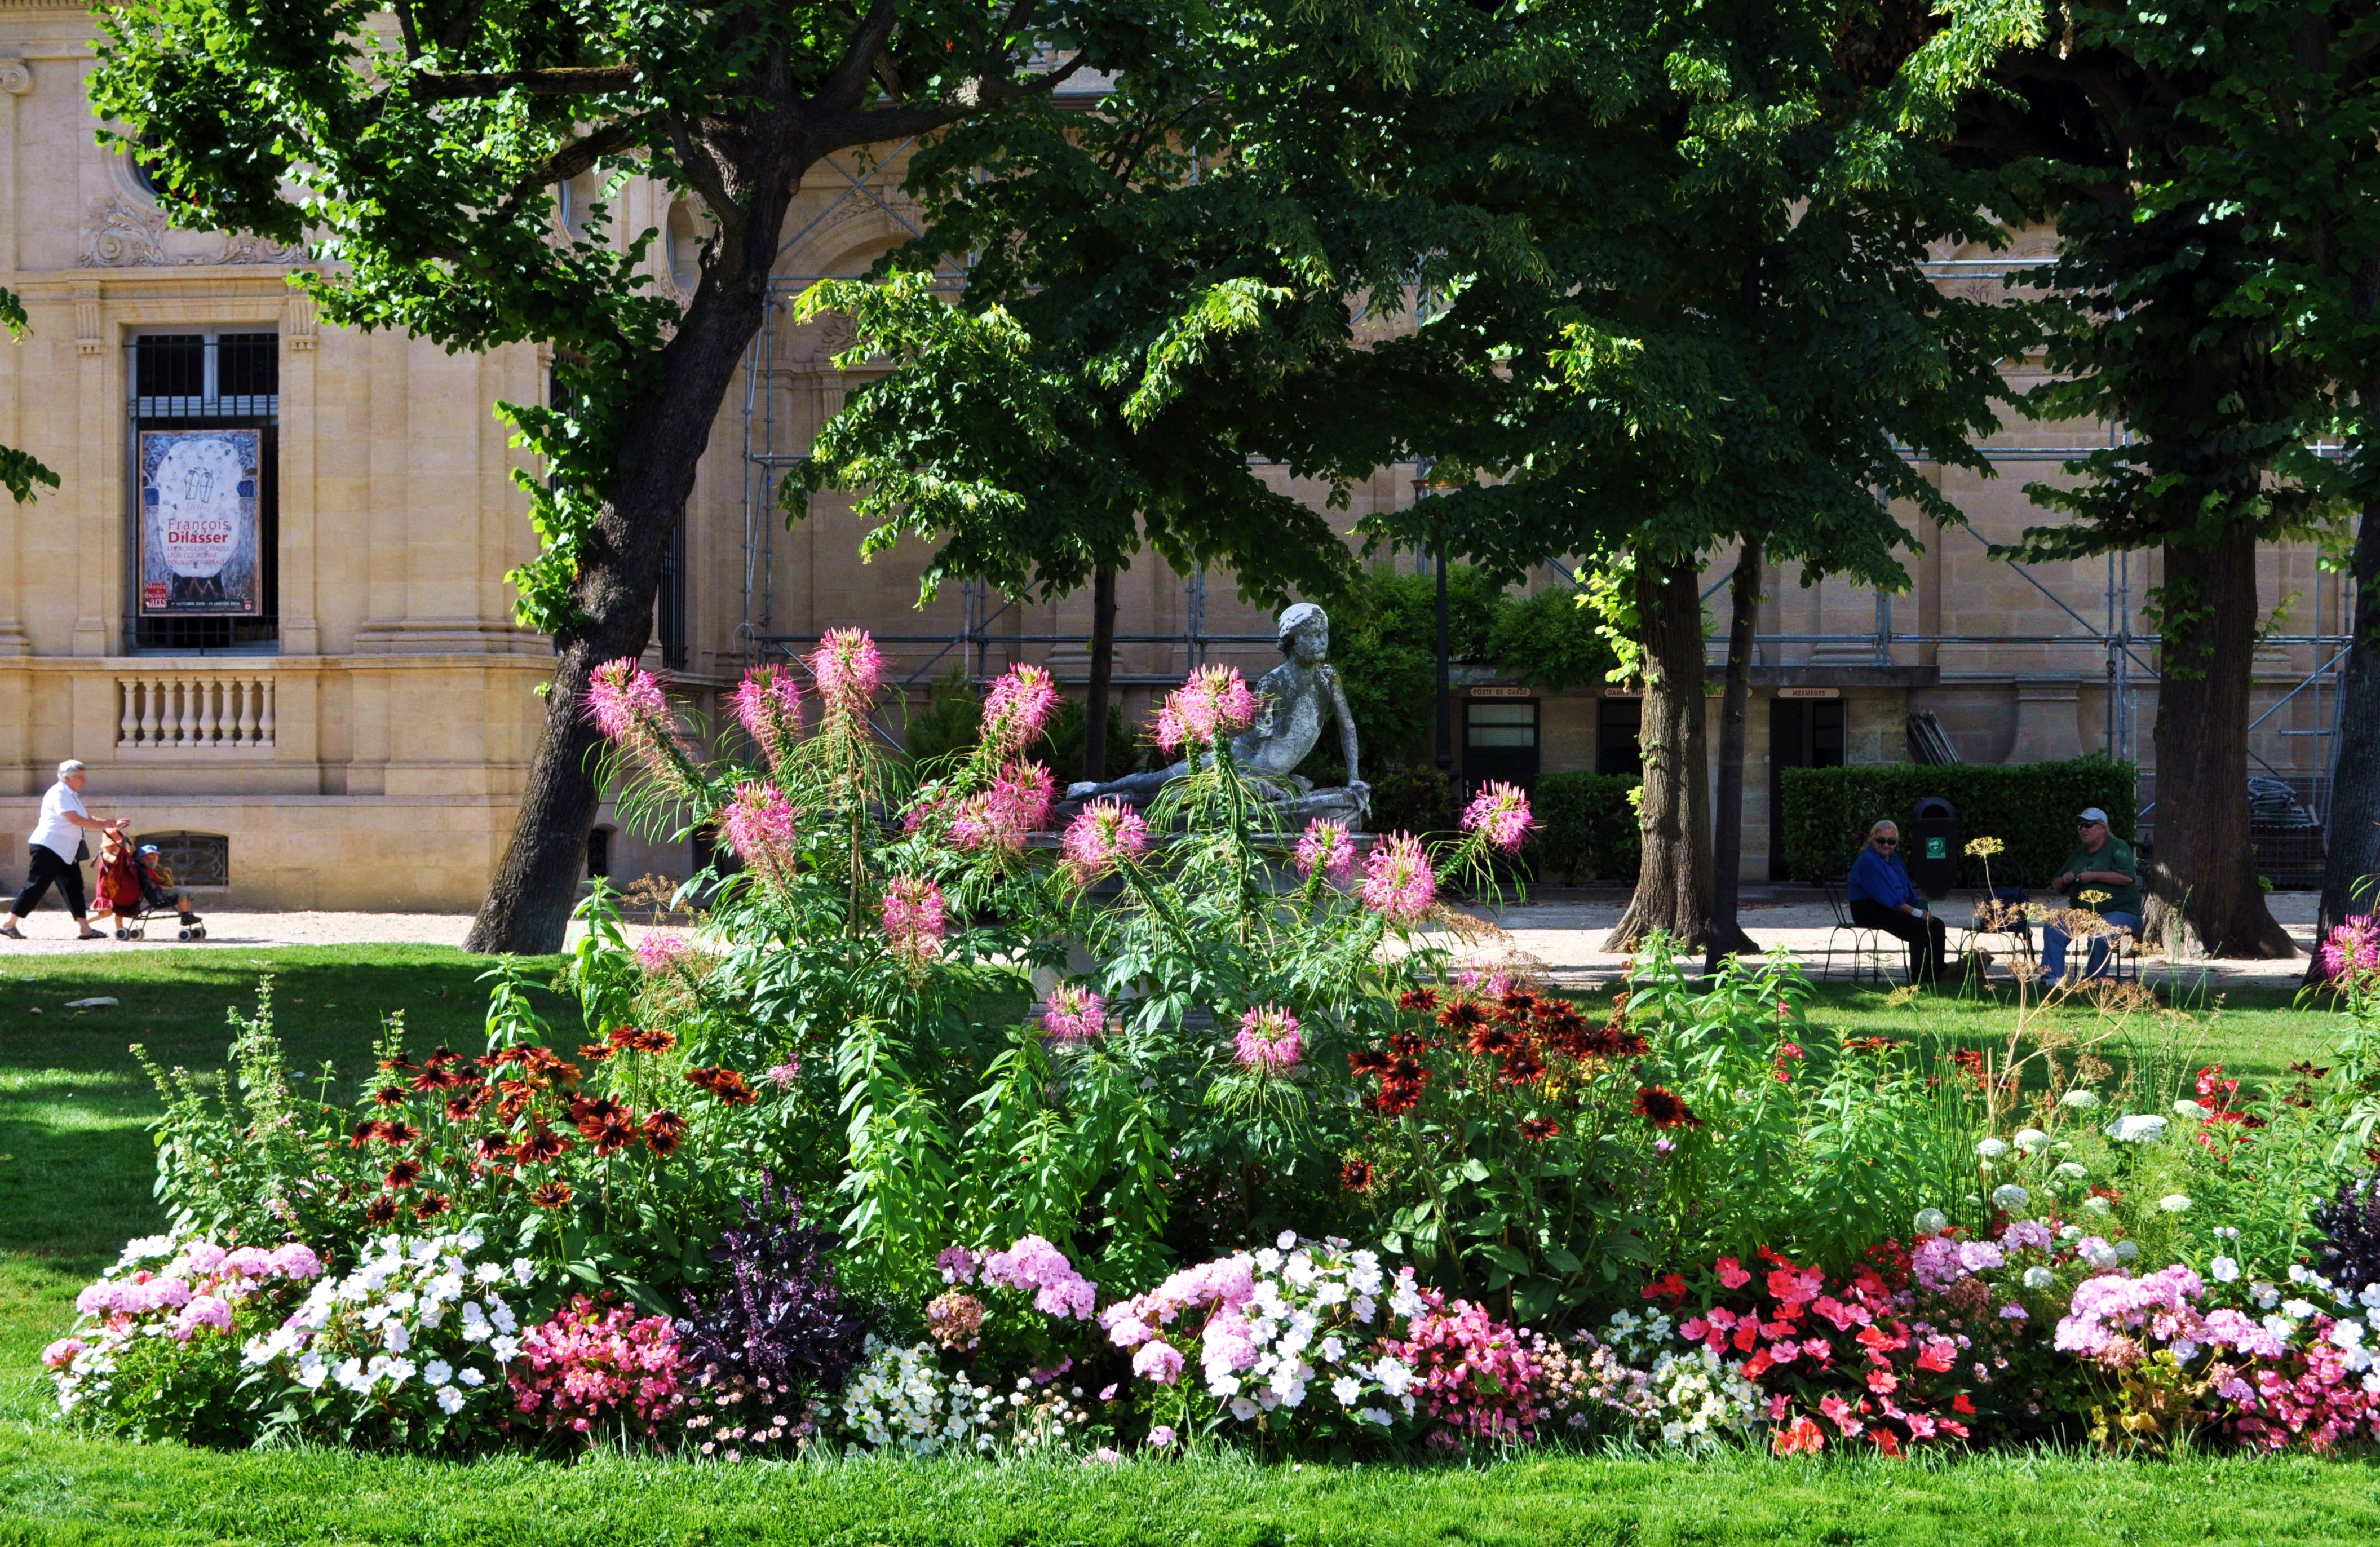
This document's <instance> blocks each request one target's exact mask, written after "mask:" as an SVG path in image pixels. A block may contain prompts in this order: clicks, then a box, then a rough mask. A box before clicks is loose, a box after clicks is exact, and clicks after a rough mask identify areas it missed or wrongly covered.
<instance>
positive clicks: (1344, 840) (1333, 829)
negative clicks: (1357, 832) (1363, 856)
mask: <svg viewBox="0 0 2380 1547" xmlns="http://www.w3.org/2000/svg"><path fill="white" fill-rule="evenodd" d="M1294 858H1295V859H1296V863H1297V873H1298V874H1300V875H1309V876H1310V875H1312V874H1314V873H1315V872H1316V871H1321V872H1322V878H1323V879H1324V880H1325V881H1328V882H1330V883H1333V884H1334V885H1344V884H1346V882H1347V878H1348V877H1350V876H1352V875H1354V873H1355V840H1354V837H1353V836H1351V835H1350V834H1349V833H1348V831H1347V824H1346V823H1345V822H1332V821H1330V820H1329V819H1328V818H1326V817H1316V818H1315V819H1314V820H1313V821H1312V822H1307V823H1306V824H1305V833H1304V834H1302V835H1300V836H1299V838H1298V840H1297V850H1296V854H1295V856H1294Z"/></svg>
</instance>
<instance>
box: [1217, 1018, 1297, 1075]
mask: <svg viewBox="0 0 2380 1547" xmlns="http://www.w3.org/2000/svg"><path fill="white" fill-rule="evenodd" d="M1233 1047H1234V1049H1235V1051H1236V1053H1237V1054H1238V1056H1239V1060H1240V1065H1241V1066H1242V1067H1244V1068H1249V1069H1254V1070H1256V1071H1257V1073H1259V1074H1269V1075H1284V1074H1287V1073H1288V1072H1289V1071H1290V1070H1292V1069H1293V1068H1295V1067H1297V1066H1298V1063H1299V1061H1300V1060H1301V1059H1303V1058H1304V1057H1305V1039H1304V1038H1303V1037H1301V1036H1300V1035H1299V1034H1298V1029H1297V1017H1295V1016H1293V1015H1291V1014H1290V1013H1289V1012H1288V1011H1287V1010H1284V1009H1282V1008H1281V1006H1280V1005H1264V1006H1262V1007H1260V1008H1257V1009H1252V1010H1250V1011H1248V1013H1247V1014H1245V1015H1244V1016H1242V1017H1240V1034H1239V1036H1238V1037H1237V1038H1235V1039H1234V1040H1233Z"/></svg>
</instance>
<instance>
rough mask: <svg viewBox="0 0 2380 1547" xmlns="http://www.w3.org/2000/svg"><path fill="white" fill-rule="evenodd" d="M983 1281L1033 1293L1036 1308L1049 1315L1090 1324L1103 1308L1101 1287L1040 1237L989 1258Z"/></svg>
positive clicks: (1026, 1239)
mask: <svg viewBox="0 0 2380 1547" xmlns="http://www.w3.org/2000/svg"><path fill="white" fill-rule="evenodd" d="M983 1281H984V1283H986V1284H988V1285H995V1286H997V1287H1000V1288H1004V1289H1018V1290H1025V1291H1029V1292H1031V1293H1032V1295H1033V1304H1034V1308H1035V1309H1038V1310H1039V1311H1040V1312H1041V1313H1042V1314H1043V1315H1045V1316H1062V1317H1070V1318H1072V1319H1073V1320H1075V1321H1077V1322H1087V1321H1089V1320H1090V1319H1091V1313H1092V1311H1093V1310H1094V1309H1096V1308H1097V1307H1098V1305H1099V1285H1096V1284H1093V1283H1092V1282H1091V1281H1090V1280H1088V1279H1087V1278H1085V1277H1084V1276H1083V1275H1082V1274H1080V1273H1076V1272H1075V1265H1074V1264H1073V1263H1072V1262H1069V1261H1066V1254H1065V1253H1064V1252H1062V1251H1060V1250H1059V1249H1057V1248H1056V1247H1054V1246H1052V1245H1051V1244H1050V1242H1048V1241H1046V1240H1044V1239H1042V1238H1041V1237H1040V1236H1025V1237H1023V1238H1022V1239H1020V1240H1019V1241H1018V1242H1017V1243H1016V1244H1015V1245H1014V1246H1013V1247H1010V1248H1009V1249H1007V1250H1006V1251H995V1252H992V1253H990V1255H989V1256H987V1257H985V1258H984V1260H983Z"/></svg>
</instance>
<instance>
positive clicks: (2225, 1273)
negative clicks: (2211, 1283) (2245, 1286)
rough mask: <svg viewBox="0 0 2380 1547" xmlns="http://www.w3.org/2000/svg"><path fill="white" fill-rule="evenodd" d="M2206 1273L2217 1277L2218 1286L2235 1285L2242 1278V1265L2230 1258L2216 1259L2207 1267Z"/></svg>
mask: <svg viewBox="0 0 2380 1547" xmlns="http://www.w3.org/2000/svg"><path fill="white" fill-rule="evenodd" d="M2206 1271H2207V1272H2208V1273H2213V1274H2214V1275H2215V1282H2216V1283H2217V1284H2231V1283H2235V1282H2237V1281H2238V1279H2239V1277H2240V1264H2239V1263H2238V1262H2236V1261H2233V1260H2232V1259H2230V1258H2228V1257H2218V1258H2216V1260H2215V1261H2212V1262H2209V1263H2208V1264H2207V1265H2206Z"/></svg>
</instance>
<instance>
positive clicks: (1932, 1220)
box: [1615, 1209, 1950, 1320]
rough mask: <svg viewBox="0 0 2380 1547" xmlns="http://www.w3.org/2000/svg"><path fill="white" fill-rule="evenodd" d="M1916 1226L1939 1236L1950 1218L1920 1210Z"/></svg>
mask: <svg viewBox="0 0 2380 1547" xmlns="http://www.w3.org/2000/svg"><path fill="white" fill-rule="evenodd" d="M1916 1224H1917V1233H1918V1234H1919V1235H1921V1236H1938V1235H1940V1234H1941V1233H1942V1232H1943V1231H1944V1230H1946V1229H1948V1228H1949V1224H1950V1216H1949V1215H1948V1214H1946V1213H1944V1212H1942V1211H1941V1210H1939V1209H1920V1210H1918V1211H1917V1221H1916ZM1615 1320H1616V1318H1615Z"/></svg>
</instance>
